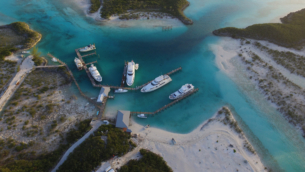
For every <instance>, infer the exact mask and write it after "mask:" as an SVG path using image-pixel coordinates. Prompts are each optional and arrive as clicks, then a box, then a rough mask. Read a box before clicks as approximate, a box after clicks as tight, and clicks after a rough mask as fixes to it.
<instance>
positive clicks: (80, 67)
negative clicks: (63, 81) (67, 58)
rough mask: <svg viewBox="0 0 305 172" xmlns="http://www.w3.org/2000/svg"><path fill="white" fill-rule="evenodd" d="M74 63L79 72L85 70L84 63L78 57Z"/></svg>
mask: <svg viewBox="0 0 305 172" xmlns="http://www.w3.org/2000/svg"><path fill="white" fill-rule="evenodd" d="M74 62H75V64H76V67H77V69H78V70H81V69H82V68H83V64H82V62H81V61H80V60H79V59H78V58H77V57H75V59H74Z"/></svg>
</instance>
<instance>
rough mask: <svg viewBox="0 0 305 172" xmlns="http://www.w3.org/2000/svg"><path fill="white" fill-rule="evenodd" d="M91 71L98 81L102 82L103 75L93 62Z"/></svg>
mask: <svg viewBox="0 0 305 172" xmlns="http://www.w3.org/2000/svg"><path fill="white" fill-rule="evenodd" d="M89 71H90V73H91V75H92V76H93V78H94V79H95V80H96V81H97V82H102V77H101V75H100V73H99V72H98V70H97V69H96V67H95V66H94V65H93V64H91V66H90V67H89Z"/></svg>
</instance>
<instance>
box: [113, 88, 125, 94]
mask: <svg viewBox="0 0 305 172" xmlns="http://www.w3.org/2000/svg"><path fill="white" fill-rule="evenodd" d="M114 92H115V93H127V92H128V90H124V89H122V88H119V89H117V90H114Z"/></svg>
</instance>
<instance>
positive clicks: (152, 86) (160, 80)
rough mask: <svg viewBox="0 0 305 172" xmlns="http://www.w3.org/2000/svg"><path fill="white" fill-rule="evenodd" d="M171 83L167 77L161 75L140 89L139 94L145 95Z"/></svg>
mask: <svg viewBox="0 0 305 172" xmlns="http://www.w3.org/2000/svg"><path fill="white" fill-rule="evenodd" d="M171 81H172V79H171V78H170V77H169V76H168V75H161V76H159V77H157V78H156V79H154V80H153V81H152V82H150V83H149V84H147V85H146V86H145V87H143V88H142V89H141V92H142V93H147V92H151V91H155V90H156V89H159V88H161V87H163V86H164V85H166V84H168V83H169V82H171Z"/></svg>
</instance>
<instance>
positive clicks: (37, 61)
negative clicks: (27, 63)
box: [31, 47, 44, 66]
mask: <svg viewBox="0 0 305 172" xmlns="http://www.w3.org/2000/svg"><path fill="white" fill-rule="evenodd" d="M31 54H32V55H33V59H32V60H33V62H34V63H35V65H36V66H40V65H41V64H42V63H43V62H44V59H43V58H42V57H40V55H41V52H39V51H38V48H37V47H33V49H32V52H31Z"/></svg>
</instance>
